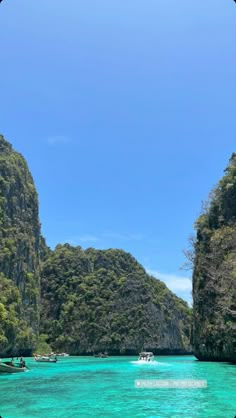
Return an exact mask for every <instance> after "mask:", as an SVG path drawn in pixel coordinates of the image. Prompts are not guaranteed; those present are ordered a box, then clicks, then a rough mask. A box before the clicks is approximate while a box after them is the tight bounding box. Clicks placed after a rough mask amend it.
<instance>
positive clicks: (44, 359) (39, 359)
mask: <svg viewBox="0 0 236 418" xmlns="http://www.w3.org/2000/svg"><path fill="white" fill-rule="evenodd" d="M34 359H35V361H37V362H38V363H57V358H56V357H55V358H52V357H51V356H40V355H37V356H34Z"/></svg>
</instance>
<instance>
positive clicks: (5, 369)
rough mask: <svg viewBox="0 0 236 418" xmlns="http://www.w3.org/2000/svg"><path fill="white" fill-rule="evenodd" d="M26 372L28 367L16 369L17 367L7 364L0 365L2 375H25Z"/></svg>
mask: <svg viewBox="0 0 236 418" xmlns="http://www.w3.org/2000/svg"><path fill="white" fill-rule="evenodd" d="M25 371H26V367H15V366H9V365H8V364H5V363H0V373H8V374H13V373H24V372H25Z"/></svg>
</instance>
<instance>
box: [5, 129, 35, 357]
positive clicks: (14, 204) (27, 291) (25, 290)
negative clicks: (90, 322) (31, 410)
mask: <svg viewBox="0 0 236 418" xmlns="http://www.w3.org/2000/svg"><path fill="white" fill-rule="evenodd" d="M40 239H41V238H40V224H39V220H38V197H37V192H36V190H35V186H34V182H33V179H32V176H31V174H30V172H29V170H28V167H27V164H26V162H25V160H24V158H23V157H22V155H20V154H19V153H17V152H15V151H14V150H13V149H12V146H11V145H10V144H9V143H8V142H7V141H6V140H5V139H4V138H3V137H2V136H0V272H2V273H3V275H1V276H0V286H2V285H3V281H4V277H5V278H7V279H10V280H11V281H12V285H11V287H10V289H11V291H12V295H13V293H14V292H15V293H14V295H15V298H16V300H15V301H14V298H12V303H13V304H14V306H13V305H12V304H10V307H11V309H10V308H9V306H8V302H7V299H6V303H5V308H6V309H10V311H9V315H10V313H11V315H10V317H11V319H12V321H13V322H14V316H15V317H17V314H18V319H19V320H20V321H22V322H21V324H23V323H24V324H27V326H28V329H27V332H26V333H25V347H26V348H27V350H28V349H30V347H33V346H34V344H35V338H36V335H37V333H38V323H39V296H40V289H39V279H40V275H39V261H40V260H39V256H40V247H41V245H40ZM4 283H5V282H4ZM13 284H14V286H13ZM4 286H6V284H4ZM13 289H14V290H13ZM5 291H6V290H5ZM9 291H10V290H9ZM1 297H3V298H4V296H2V295H1ZM13 308H14V309H13ZM13 311H14V312H15V313H14V312H13ZM4 317H5V316H4ZM7 321H8V316H7V317H6V319H4V318H2V321H1V328H2V331H1V332H2V335H3V337H2V338H3V340H4V336H5V338H6V339H7V341H8V342H7V346H8V347H9V350H10V348H11V347H12V350H14V349H15V347H16V346H18V343H17V344H16V340H15V333H17V332H18V337H19V335H21V338H23V334H22V332H23V331H22V330H21V326H19V329H18V325H16V324H15V328H14V327H13V328H14V330H15V331H12V332H10V328H9V327H8V325H7V324H6V323H7ZM24 326H25V325H24ZM13 328H12V330H13ZM23 328H24V327H23ZM17 329H18V331H16V330H17ZM4 330H5V331H4ZM5 332H6V333H7V335H6V334H5ZM23 339H24V338H23ZM3 340H2V341H3ZM29 340H30V341H29ZM22 344H23V342H22V343H21V345H22ZM23 345H24V344H23ZM0 351H2V345H0Z"/></svg>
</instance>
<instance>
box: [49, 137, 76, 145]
mask: <svg viewBox="0 0 236 418" xmlns="http://www.w3.org/2000/svg"><path fill="white" fill-rule="evenodd" d="M47 143H48V144H49V145H57V144H69V143H71V138H69V137H68V136H64V135H55V136H49V137H48V138H47Z"/></svg>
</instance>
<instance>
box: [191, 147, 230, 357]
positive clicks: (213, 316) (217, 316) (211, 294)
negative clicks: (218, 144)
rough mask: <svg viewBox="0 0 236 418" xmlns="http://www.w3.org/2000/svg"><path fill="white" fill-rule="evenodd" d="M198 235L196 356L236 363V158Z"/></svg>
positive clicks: (199, 222) (200, 223)
mask: <svg viewBox="0 0 236 418" xmlns="http://www.w3.org/2000/svg"><path fill="white" fill-rule="evenodd" d="M196 230H197V239H196V243H195V248H194V251H195V261H194V274H193V302H194V305H193V346H194V354H195V355H196V357H197V358H198V359H200V360H211V361H233V362H236V154H233V155H232V158H231V160H230V163H229V166H228V167H227V169H226V170H225V176H224V177H223V178H222V179H221V180H220V182H219V184H218V185H217V187H216V188H215V190H214V191H213V192H212V196H211V199H210V201H209V204H208V207H207V209H206V210H205V213H203V214H202V215H201V216H200V217H199V218H198V220H197V222H196Z"/></svg>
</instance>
